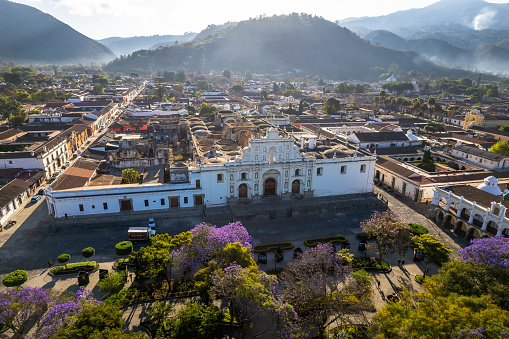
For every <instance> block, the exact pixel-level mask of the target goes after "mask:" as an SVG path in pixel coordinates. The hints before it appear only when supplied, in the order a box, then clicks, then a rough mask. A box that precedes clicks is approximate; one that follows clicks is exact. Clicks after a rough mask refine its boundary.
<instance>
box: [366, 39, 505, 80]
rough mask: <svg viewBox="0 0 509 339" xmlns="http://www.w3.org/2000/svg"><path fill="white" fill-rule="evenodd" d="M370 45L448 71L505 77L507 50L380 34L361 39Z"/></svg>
mask: <svg viewBox="0 0 509 339" xmlns="http://www.w3.org/2000/svg"><path fill="white" fill-rule="evenodd" d="M364 39H366V40H368V41H369V42H371V43H372V44H379V45H381V46H384V47H388V48H392V49H396V50H401V51H414V52H417V53H419V54H421V55H423V56H425V57H427V58H429V59H431V60H433V61H434V62H437V63H439V64H443V65H446V66H449V67H456V68H464V69H470V70H481V71H484V72H490V73H503V74H508V73H509V50H507V49H506V48H503V47H500V46H495V45H481V46H478V47H475V46H474V47H473V48H460V47H457V46H454V45H452V44H450V43H448V42H446V41H444V40H440V39H433V38H424V39H409V40H405V39H403V38H402V37H400V36H398V35H396V34H394V33H392V32H389V31H384V30H377V31H372V32H370V33H368V34H366V35H365V36H364Z"/></svg>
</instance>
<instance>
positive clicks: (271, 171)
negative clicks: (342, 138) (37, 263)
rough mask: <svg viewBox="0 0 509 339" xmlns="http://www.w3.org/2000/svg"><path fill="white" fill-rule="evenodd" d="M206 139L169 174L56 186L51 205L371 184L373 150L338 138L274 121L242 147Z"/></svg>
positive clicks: (83, 211) (233, 196)
mask: <svg viewBox="0 0 509 339" xmlns="http://www.w3.org/2000/svg"><path fill="white" fill-rule="evenodd" d="M207 140H209V141H210V142H212V140H211V139H202V140H201V141H202V144H201V146H200V145H199V144H198V143H197V142H198V141H199V140H198V139H196V138H194V137H193V143H196V144H195V146H193V147H194V149H195V151H194V152H196V154H194V157H195V159H196V161H195V162H192V163H190V165H189V166H182V165H181V166H180V167H176V168H172V169H169V177H170V178H171V180H169V182H165V183H160V184H148V185H147V184H144V185H116V186H103V187H82V188H79V189H72V190H61V191H57V190H52V191H49V192H48V193H47V199H46V201H47V202H48V205H49V211H50V213H51V214H53V215H55V217H62V216H64V215H65V214H67V215H68V216H73V215H90V214H98V213H113V212H120V211H130V210H132V211H143V210H155V209H166V208H177V207H191V206H201V205H206V206H222V205H226V204H227V203H235V202H250V201H257V200H260V199H264V198H269V199H276V200H277V199H290V198H292V197H294V198H300V197H322V196H332V195H343V194H355V193H369V192H372V190H373V173H374V169H375V160H376V155H371V154H370V153H369V152H366V151H363V150H359V149H356V148H354V147H352V146H347V145H345V144H341V143H338V142H337V141H329V142H328V144H329V145H325V144H324V143H323V142H321V141H317V140H315V139H313V138H308V140H307V142H306V143H305V140H304V139H303V138H302V139H301V140H300V145H299V140H298V139H297V138H295V137H294V136H293V135H291V134H289V133H282V135H280V134H279V132H278V130H276V129H273V128H269V129H267V130H266V134H265V136H264V137H261V138H256V137H255V138H252V139H250V140H249V142H248V145H247V146H246V147H244V148H238V146H232V144H231V143H230V144H226V145H225V141H226V140H224V139H219V143H216V144H215V145H211V146H206V147H205V146H204V144H203V141H207ZM230 142H233V141H230ZM304 143H305V144H304ZM299 146H300V147H299Z"/></svg>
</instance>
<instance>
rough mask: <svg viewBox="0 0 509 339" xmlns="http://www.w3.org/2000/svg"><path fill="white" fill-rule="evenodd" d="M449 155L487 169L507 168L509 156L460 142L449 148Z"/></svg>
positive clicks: (508, 166)
mask: <svg viewBox="0 0 509 339" xmlns="http://www.w3.org/2000/svg"><path fill="white" fill-rule="evenodd" d="M451 155H452V156H454V157H456V158H459V159H462V160H464V161H465V162H468V163H472V164H474V165H476V166H479V167H482V168H486V169H489V170H500V169H506V168H509V157H506V156H505V155H502V154H498V153H493V152H489V151H485V150H482V149H480V148H479V147H475V146H467V145H463V144H462V143H461V142H458V143H457V144H456V146H455V147H454V148H453V149H451Z"/></svg>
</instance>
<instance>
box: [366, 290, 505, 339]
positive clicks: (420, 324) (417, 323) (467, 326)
mask: <svg viewBox="0 0 509 339" xmlns="http://www.w3.org/2000/svg"><path fill="white" fill-rule="evenodd" d="M400 296H401V298H402V300H401V302H399V303H388V304H387V305H386V306H385V307H384V308H382V309H381V310H380V311H378V312H377V314H376V315H375V317H374V318H373V321H372V323H371V326H370V328H369V334H370V335H371V336H370V337H371V338H375V339H384V338H387V339H389V338H391V339H392V338H409V339H410V338H481V337H482V338H502V337H503V335H504V333H508V331H509V312H507V311H505V310H502V309H500V308H499V307H498V306H497V305H495V304H494V303H493V302H492V301H491V298H490V297H489V296H482V297H465V296H459V297H458V296H455V295H451V296H447V297H443V296H436V295H433V294H430V293H420V294H417V295H415V296H413V295H412V294H411V293H410V292H408V291H406V290H405V291H403V293H401V294H400Z"/></svg>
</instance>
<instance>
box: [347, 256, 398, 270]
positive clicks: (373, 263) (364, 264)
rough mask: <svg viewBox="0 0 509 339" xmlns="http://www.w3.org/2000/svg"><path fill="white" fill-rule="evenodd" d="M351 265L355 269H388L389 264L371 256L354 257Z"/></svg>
mask: <svg viewBox="0 0 509 339" xmlns="http://www.w3.org/2000/svg"><path fill="white" fill-rule="evenodd" d="M352 267H353V268H355V269H359V268H367V269H369V268H376V269H379V270H389V269H390V266H389V264H387V263H386V262H385V261H383V260H371V258H354V259H353V261H352Z"/></svg>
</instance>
